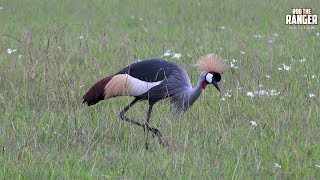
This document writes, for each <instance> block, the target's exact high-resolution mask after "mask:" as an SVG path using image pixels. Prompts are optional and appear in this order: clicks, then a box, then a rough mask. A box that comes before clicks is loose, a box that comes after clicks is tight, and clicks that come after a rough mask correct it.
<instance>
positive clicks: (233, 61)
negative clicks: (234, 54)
mask: <svg viewBox="0 0 320 180" xmlns="http://www.w3.org/2000/svg"><path fill="white" fill-rule="evenodd" d="M236 62H238V60H236V59H232V60H231V62H230V68H233V69H238V68H239V67H238V66H237V65H235V63H236Z"/></svg>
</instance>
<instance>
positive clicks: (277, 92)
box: [270, 89, 280, 96]
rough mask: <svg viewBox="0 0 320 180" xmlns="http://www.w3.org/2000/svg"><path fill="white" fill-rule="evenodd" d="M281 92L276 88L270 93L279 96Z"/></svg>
mask: <svg viewBox="0 0 320 180" xmlns="http://www.w3.org/2000/svg"><path fill="white" fill-rule="evenodd" d="M279 94H280V92H279V91H276V90H274V89H272V90H270V95H271V96H278V95H279Z"/></svg>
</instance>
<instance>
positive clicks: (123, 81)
mask: <svg viewBox="0 0 320 180" xmlns="http://www.w3.org/2000/svg"><path fill="white" fill-rule="evenodd" d="M161 82H162V81H157V82H145V81H141V80H140V79H137V78H134V77H132V76H130V75H128V74H118V75H115V76H114V77H113V78H112V79H111V80H110V81H109V83H108V84H107V85H106V87H105V99H108V98H111V97H115V96H126V95H129V96H139V95H142V94H144V93H146V92H148V91H149V90H150V89H151V88H153V87H155V86H158V85H159V84H160V83H161Z"/></svg>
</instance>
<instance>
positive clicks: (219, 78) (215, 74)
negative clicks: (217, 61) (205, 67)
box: [212, 73, 221, 82]
mask: <svg viewBox="0 0 320 180" xmlns="http://www.w3.org/2000/svg"><path fill="white" fill-rule="evenodd" d="M212 75H213V77H214V79H215V80H216V81H217V82H219V81H220V80H221V74H219V73H213V74H212Z"/></svg>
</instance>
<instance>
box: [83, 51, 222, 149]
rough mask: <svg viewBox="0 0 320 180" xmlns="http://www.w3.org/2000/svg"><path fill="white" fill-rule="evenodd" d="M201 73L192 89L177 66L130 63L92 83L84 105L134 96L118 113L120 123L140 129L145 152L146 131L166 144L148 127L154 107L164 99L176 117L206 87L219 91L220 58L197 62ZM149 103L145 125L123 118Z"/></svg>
mask: <svg viewBox="0 0 320 180" xmlns="http://www.w3.org/2000/svg"><path fill="white" fill-rule="evenodd" d="M197 64H198V67H199V68H200V69H201V70H202V73H201V74H200V77H199V81H198V82H197V84H196V85H195V86H194V87H192V85H191V82H190V78H189V76H188V74H187V71H186V70H185V69H184V68H183V67H182V66H180V65H178V64H176V63H173V62H169V61H166V60H163V59H149V60H143V61H139V62H136V63H133V64H131V65H129V66H127V67H125V68H124V69H122V70H120V71H119V72H118V73H115V74H112V75H110V76H108V77H106V78H104V79H102V80H100V81H99V82H97V83H95V84H94V85H93V86H92V87H91V88H90V89H89V91H88V92H87V93H86V94H85V95H84V96H83V103H87V104H88V105H89V106H91V105H94V104H96V103H98V102H100V101H101V100H104V99H109V98H113V97H117V96H134V97H135V99H134V100H133V101H132V102H131V103H130V104H129V105H128V106H126V107H125V108H124V109H123V110H122V111H121V113H120V118H121V120H124V121H127V122H129V123H131V124H134V125H137V126H140V127H143V129H144V132H145V135H146V136H145V137H146V139H145V148H146V149H147V148H148V144H147V138H148V131H152V132H153V133H154V135H155V136H156V137H158V139H159V142H160V144H162V145H164V144H166V143H165V141H164V140H163V138H162V135H161V133H160V131H159V130H158V129H156V128H152V127H150V126H149V120H150V117H151V112H152V108H153V105H154V104H155V103H156V102H158V101H160V100H163V99H168V100H169V101H170V102H171V104H173V106H174V108H175V110H176V112H177V113H176V115H178V117H179V116H180V115H181V114H183V113H184V112H185V111H187V110H188V109H189V108H190V107H191V106H192V105H193V104H194V102H195V101H196V100H197V99H198V98H199V96H200V94H201V92H202V90H203V89H204V88H205V87H206V85H207V84H212V85H214V86H215V87H216V88H217V89H218V90H219V91H220V88H219V85H218V82H219V81H220V79H221V75H220V74H221V73H223V72H224V71H225V70H226V69H227V66H226V64H225V63H224V62H223V60H222V58H220V57H219V56H217V55H215V54H210V55H207V56H205V57H203V58H202V59H200V60H199V61H198V63H197ZM144 100H145V101H148V102H149V109H148V113H147V117H146V120H145V121H144V123H140V122H138V121H134V120H132V119H129V118H127V117H126V116H125V112H126V111H128V110H129V109H130V107H131V106H133V105H134V104H135V103H137V102H138V101H144Z"/></svg>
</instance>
